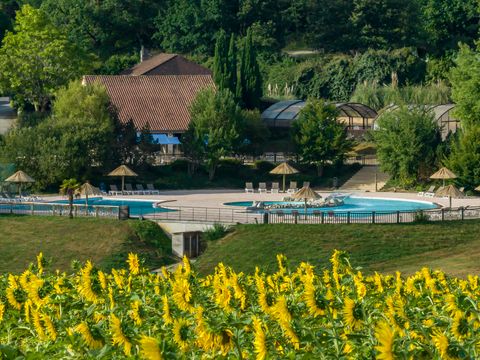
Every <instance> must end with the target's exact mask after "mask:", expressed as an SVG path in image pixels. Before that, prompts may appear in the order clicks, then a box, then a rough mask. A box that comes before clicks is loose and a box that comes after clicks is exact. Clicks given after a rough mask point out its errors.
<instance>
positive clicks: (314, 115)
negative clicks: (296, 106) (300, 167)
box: [293, 100, 352, 176]
mask: <svg viewBox="0 0 480 360" xmlns="http://www.w3.org/2000/svg"><path fill="white" fill-rule="evenodd" d="M337 117H338V110H337V108H336V107H335V105H332V104H327V103H325V102H324V101H323V100H308V101H307V104H306V105H305V107H304V108H303V109H302V111H301V112H300V115H299V117H298V119H297V121H295V122H294V123H293V132H294V141H295V143H296V146H297V153H298V155H299V156H300V158H301V160H302V162H304V163H307V164H309V163H310V164H315V165H316V166H317V169H318V176H322V175H323V167H324V166H325V164H326V163H327V162H332V163H334V164H338V163H341V162H343V160H344V158H345V156H346V154H347V153H348V152H349V151H350V150H351V148H352V142H351V141H350V140H348V138H347V132H346V129H345V126H344V125H343V124H341V123H339V122H338V121H337Z"/></svg>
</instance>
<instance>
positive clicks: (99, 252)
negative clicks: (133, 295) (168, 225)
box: [0, 215, 169, 273]
mask: <svg viewBox="0 0 480 360" xmlns="http://www.w3.org/2000/svg"><path fill="white" fill-rule="evenodd" d="M139 223H140V222H139V221H136V220H131V221H123V222H122V221H118V220H106V219H95V218H78V219H68V218H59V217H33V216H1V215H0V273H2V272H20V271H23V270H24V269H26V268H27V267H28V265H29V264H30V263H31V262H34V261H35V257H36V255H37V254H38V253H39V252H43V254H44V257H45V258H46V259H49V260H50V261H51V264H50V269H53V270H55V269H59V270H66V271H68V270H69V269H70V266H71V263H72V261H73V260H78V261H81V262H83V261H86V260H92V261H93V262H94V263H95V265H97V266H98V267H100V268H103V269H109V268H111V267H114V266H115V267H118V266H125V263H124V261H125V259H126V257H127V255H128V253H129V252H135V253H138V254H139V255H140V257H142V258H143V259H145V262H146V263H145V265H146V266H148V267H160V266H161V265H163V264H165V263H168V262H169V257H168V256H167V253H168V251H165V248H162V246H159V245H161V244H162V242H163V243H168V242H169V240H168V239H166V237H165V235H164V234H163V232H162V231H161V230H160V228H158V230H157V229H156V226H148V225H149V224H147V222H143V224H139ZM139 225H140V226H139ZM141 225H143V226H141ZM145 225H147V226H145Z"/></svg>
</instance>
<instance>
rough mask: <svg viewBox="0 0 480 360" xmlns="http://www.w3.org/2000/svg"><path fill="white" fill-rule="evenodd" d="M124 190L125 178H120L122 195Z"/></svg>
mask: <svg viewBox="0 0 480 360" xmlns="http://www.w3.org/2000/svg"><path fill="white" fill-rule="evenodd" d="M124 190H125V176H122V195H123V191H124Z"/></svg>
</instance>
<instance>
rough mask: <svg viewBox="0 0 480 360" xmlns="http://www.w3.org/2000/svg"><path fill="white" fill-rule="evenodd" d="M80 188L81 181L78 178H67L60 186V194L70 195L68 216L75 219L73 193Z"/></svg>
mask: <svg viewBox="0 0 480 360" xmlns="http://www.w3.org/2000/svg"><path fill="white" fill-rule="evenodd" d="M79 188H80V183H79V182H78V181H77V180H76V179H65V180H63V182H62V185H61V186H60V194H62V195H67V196H68V204H69V205H70V212H69V213H68V217H69V218H70V219H73V195H74V194H75V191H76V190H78V189H79Z"/></svg>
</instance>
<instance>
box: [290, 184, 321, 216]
mask: <svg viewBox="0 0 480 360" xmlns="http://www.w3.org/2000/svg"><path fill="white" fill-rule="evenodd" d="M292 198H294V199H303V200H304V201H305V220H306V219H307V200H309V199H320V198H321V196H320V195H318V194H317V193H316V192H315V191H313V190H312V189H311V188H310V186H304V187H302V188H301V189H300V190H298V191H297V192H296V193H295V194H293V195H292Z"/></svg>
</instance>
